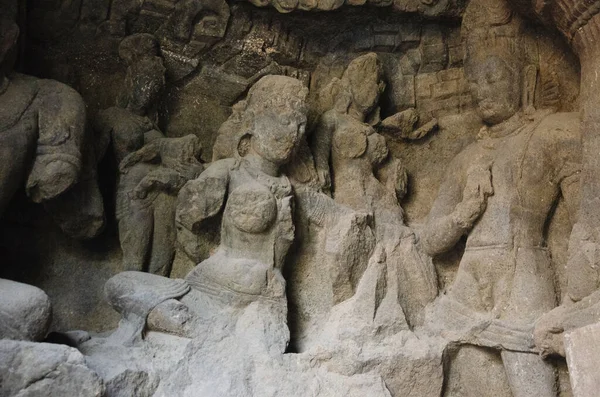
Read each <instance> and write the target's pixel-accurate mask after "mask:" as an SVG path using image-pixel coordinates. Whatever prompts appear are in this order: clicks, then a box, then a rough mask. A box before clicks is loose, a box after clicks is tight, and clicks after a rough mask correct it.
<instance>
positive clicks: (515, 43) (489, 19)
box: [461, 0, 531, 63]
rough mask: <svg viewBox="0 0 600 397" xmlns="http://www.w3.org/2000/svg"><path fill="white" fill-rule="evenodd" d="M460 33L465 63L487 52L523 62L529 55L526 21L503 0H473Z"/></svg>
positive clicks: (479, 57) (484, 55)
mask: <svg viewBox="0 0 600 397" xmlns="http://www.w3.org/2000/svg"><path fill="white" fill-rule="evenodd" d="M461 34H462V36H463V42H464V45H465V62H466V63H468V62H471V61H476V60H480V59H482V58H485V57H486V56H489V55H496V56H498V57H499V58H502V59H507V60H514V61H517V62H520V63H523V62H525V61H527V60H529V59H528V58H529V55H531V51H530V49H531V45H530V43H529V42H530V40H528V39H529V37H528V32H527V31H526V28H525V24H524V23H523V20H522V19H521V17H520V16H519V15H517V14H516V13H514V12H513V10H512V9H511V7H510V6H509V5H508V4H507V2H506V1H505V0H472V1H471V2H470V3H469V5H468V6H467V9H466V11H465V14H464V17H463V23H462V31H461Z"/></svg>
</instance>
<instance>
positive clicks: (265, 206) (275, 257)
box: [186, 160, 294, 297]
mask: <svg viewBox="0 0 600 397" xmlns="http://www.w3.org/2000/svg"><path fill="white" fill-rule="evenodd" d="M227 190H228V196H227V201H226V204H225V209H224V212H223V222H222V224H221V245H220V246H219V248H218V250H217V252H216V253H215V254H214V255H212V256H211V257H210V258H208V259H206V260H205V261H203V262H202V263H200V264H199V265H198V266H197V267H196V268H195V269H194V270H192V272H190V274H188V276H187V277H186V279H187V280H188V282H189V283H190V284H191V285H192V286H194V287H195V288H197V289H200V290H203V291H205V292H209V293H212V294H223V293H225V294H228V291H229V292H233V293H235V294H238V295H239V294H241V295H248V296H250V297H252V296H259V295H261V296H268V297H280V296H283V294H284V282H283V277H282V276H281V272H280V270H279V269H280V268H281V266H282V265H283V261H284V259H285V255H286V253H287V251H288V249H289V247H290V245H291V244H292V241H293V238H294V224H293V222H292V206H291V204H292V196H291V193H292V187H291V184H290V182H289V180H288V179H287V177H285V176H281V177H272V176H269V175H266V174H264V173H262V172H260V171H258V170H256V169H254V168H252V167H251V166H249V165H248V164H247V163H246V162H245V161H244V160H240V161H235V163H233V164H232V167H231V168H230V171H229V184H228V187H227ZM227 296H228V295H227Z"/></svg>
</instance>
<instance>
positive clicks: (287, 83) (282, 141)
mask: <svg viewBox="0 0 600 397" xmlns="http://www.w3.org/2000/svg"><path fill="white" fill-rule="evenodd" d="M307 95H308V89H307V88H306V87H305V86H304V85H303V84H302V83H301V82H300V80H297V79H294V78H291V77H286V76H265V77H263V78H262V79H260V80H259V81H258V82H257V83H256V84H254V85H253V86H252V88H250V91H249V92H248V98H247V101H246V102H247V107H246V110H245V112H244V116H243V117H244V119H246V122H247V125H248V127H247V128H248V129H247V130H246V131H247V132H246V135H247V136H249V138H250V147H251V149H252V150H253V151H254V152H255V153H256V154H258V155H259V156H261V157H262V158H264V159H265V160H268V161H270V162H271V163H273V164H276V165H283V164H285V163H287V162H288V161H289V160H290V158H291V156H292V154H293V152H294V150H295V149H296V147H297V146H298V144H299V143H300V141H301V140H302V138H303V136H304V132H305V128H306V113H307V106H306V96H307Z"/></svg>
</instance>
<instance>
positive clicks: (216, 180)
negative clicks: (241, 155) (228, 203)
mask: <svg viewBox="0 0 600 397" xmlns="http://www.w3.org/2000/svg"><path fill="white" fill-rule="evenodd" d="M236 164H237V161H236V160H235V159H223V160H219V161H215V162H214V163H212V164H211V165H210V166H209V167H208V168H207V169H206V170H204V172H202V174H200V176H199V177H198V178H196V179H194V180H191V181H189V182H187V183H186V184H185V185H184V186H183V188H181V190H180V191H179V194H178V196H177V210H176V222H177V223H178V224H179V225H181V226H183V227H185V228H186V229H188V230H190V231H192V232H195V233H196V232H198V229H199V227H200V224H201V222H202V221H203V220H204V219H207V218H210V217H213V216H215V215H216V214H218V213H219V212H220V211H221V209H222V208H223V204H224V203H225V196H226V195H227V188H228V185H229V174H230V172H231V170H232V169H233V168H234V167H236Z"/></svg>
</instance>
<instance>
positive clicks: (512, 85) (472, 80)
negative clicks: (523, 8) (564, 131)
mask: <svg viewBox="0 0 600 397" xmlns="http://www.w3.org/2000/svg"><path fill="white" fill-rule="evenodd" d="M462 31H463V38H464V43H465V50H466V54H465V76H466V78H467V81H468V82H469V86H470V91H471V94H472V95H473V99H474V100H475V103H476V109H477V111H478V113H479V115H480V116H481V118H482V119H483V121H484V122H486V123H488V124H498V123H501V122H503V121H504V120H507V119H509V118H510V117H512V116H513V115H515V114H516V113H517V112H518V111H519V110H520V109H525V110H530V109H532V108H533V96H534V92H535V84H536V76H537V69H536V67H535V66H534V65H533V64H532V63H530V62H529V59H530V57H529V52H530V47H529V46H528V45H527V44H528V41H527V37H526V33H525V28H524V24H523V23H522V20H521V19H520V18H519V17H518V16H517V15H515V14H514V13H513V12H512V10H511V9H510V7H509V6H508V5H507V4H506V3H505V2H504V1H503V0H474V1H473V2H471V3H470V4H469V7H468V8H467V11H466V12H465V17H464V20H463V27H462Z"/></svg>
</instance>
